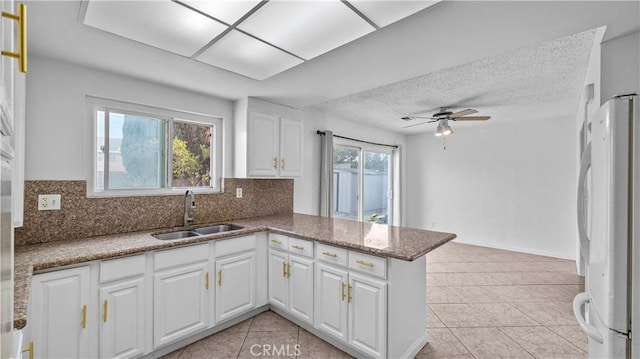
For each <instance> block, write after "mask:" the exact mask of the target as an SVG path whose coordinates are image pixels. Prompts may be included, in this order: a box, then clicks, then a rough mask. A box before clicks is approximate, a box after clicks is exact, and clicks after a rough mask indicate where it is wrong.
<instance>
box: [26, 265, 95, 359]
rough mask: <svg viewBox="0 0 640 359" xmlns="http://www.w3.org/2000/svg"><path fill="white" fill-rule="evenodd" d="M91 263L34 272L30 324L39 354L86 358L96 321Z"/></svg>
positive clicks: (32, 338)
mask: <svg viewBox="0 0 640 359" xmlns="http://www.w3.org/2000/svg"><path fill="white" fill-rule="evenodd" d="M89 272H90V271H89V267H79V268H73V269H66V270H61V271H57V272H49V273H43V274H38V275H35V276H33V280H32V281H31V289H32V293H31V303H30V304H29V314H28V317H29V327H30V334H31V340H33V343H34V354H35V357H37V358H69V359H70V358H87V357H88V356H89V337H90V334H89V330H90V328H91V327H92V326H93V328H95V326H96V323H90V322H89V321H88V318H93V316H92V315H91V312H92V313H95V310H96V309H95V308H92V307H90V306H89V297H90V295H89V294H90V293H89Z"/></svg>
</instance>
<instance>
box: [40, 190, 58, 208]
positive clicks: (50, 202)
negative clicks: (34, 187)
mask: <svg viewBox="0 0 640 359" xmlns="http://www.w3.org/2000/svg"><path fill="white" fill-rule="evenodd" d="M60 202H62V199H61V196H60V195H59V194H39V195H38V211H54V210H59V209H60Z"/></svg>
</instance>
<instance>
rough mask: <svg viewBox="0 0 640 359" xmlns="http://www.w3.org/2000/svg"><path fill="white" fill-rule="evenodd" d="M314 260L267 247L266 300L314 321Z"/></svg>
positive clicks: (302, 317) (299, 317)
mask: <svg viewBox="0 0 640 359" xmlns="http://www.w3.org/2000/svg"><path fill="white" fill-rule="evenodd" d="M313 267H314V262H313V259H308V258H304V257H301V256H296V255H293V254H288V253H285V252H281V251H278V250H273V249H269V303H270V304H271V305H274V306H276V307H279V308H281V309H283V310H285V311H287V312H288V313H289V314H292V315H294V316H296V317H297V318H298V319H301V320H303V321H305V322H307V323H309V324H313V281H314V278H313Z"/></svg>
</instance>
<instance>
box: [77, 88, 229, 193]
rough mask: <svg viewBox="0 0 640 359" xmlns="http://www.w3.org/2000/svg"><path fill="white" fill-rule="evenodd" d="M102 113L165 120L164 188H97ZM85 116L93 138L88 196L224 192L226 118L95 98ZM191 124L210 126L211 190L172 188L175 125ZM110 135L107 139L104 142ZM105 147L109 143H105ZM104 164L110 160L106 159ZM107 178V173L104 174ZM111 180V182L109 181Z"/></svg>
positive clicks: (87, 144) (88, 142) (89, 150)
mask: <svg viewBox="0 0 640 359" xmlns="http://www.w3.org/2000/svg"><path fill="white" fill-rule="evenodd" d="M99 110H103V111H106V110H108V111H111V112H118V113H127V114H135V115H140V116H146V117H153V118H157V119H159V120H161V121H163V125H164V131H163V132H164V145H163V151H164V156H165V161H164V164H163V167H164V171H163V172H164V178H163V181H162V187H161V188H131V189H104V190H97V189H96V180H97V175H96V174H97V170H98V168H97V167H98V164H97V160H96V159H97V155H98V146H97V138H98V123H97V114H98V111H99ZM86 117H87V120H86V121H85V123H87V124H88V127H89V129H88V130H87V131H85V133H89V134H90V138H89V139H88V140H86V141H85V149H86V154H87V161H89V162H88V163H89V165H88V166H87V171H86V172H87V173H86V183H87V197H133V196H159V195H183V194H184V192H185V190H192V191H193V192H194V193H198V194H201V193H221V192H222V190H223V187H222V168H223V167H222V166H223V163H224V152H223V148H224V147H223V138H222V133H223V119H222V117H219V116H214V115H206V114H201V113H195V112H187V111H181V110H173V109H166V108H160V107H155V106H149V105H141V104H135V103H131V102H126V101H118V100H112V99H106V98H101V97H95V96H89V95H87V96H86ZM174 122H178V123H191V124H196V125H203V126H211V127H212V133H211V139H212V146H211V156H210V161H211V165H210V171H211V182H210V186H209V187H172V186H173V184H172V180H173V177H172V174H173V172H172V171H173V143H172V142H173V134H174V133H173V131H174V130H173V123H174ZM106 139H107V136H105V141H106ZM105 144H106V143H105ZM104 160H105V162H106V161H108V158H105V159H104ZM105 176H108V173H105ZM107 181H108V180H107Z"/></svg>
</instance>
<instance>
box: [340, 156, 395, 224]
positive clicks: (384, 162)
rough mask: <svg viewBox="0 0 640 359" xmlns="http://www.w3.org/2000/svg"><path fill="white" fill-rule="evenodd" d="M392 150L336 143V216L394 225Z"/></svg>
mask: <svg viewBox="0 0 640 359" xmlns="http://www.w3.org/2000/svg"><path fill="white" fill-rule="evenodd" d="M392 159H393V152H392V151H391V150H387V149H379V148H362V147H358V146H355V145H351V144H336V145H335V146H334V148H333V211H334V212H333V216H334V217H335V218H346V219H351V220H356V221H365V222H372V223H384V224H391V223H393V222H392V218H391V216H392V208H393V202H392V198H393V196H392V193H393V182H392V179H393V170H392V169H393V167H392V164H393V161H392Z"/></svg>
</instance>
